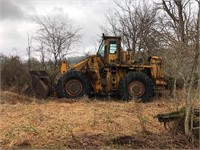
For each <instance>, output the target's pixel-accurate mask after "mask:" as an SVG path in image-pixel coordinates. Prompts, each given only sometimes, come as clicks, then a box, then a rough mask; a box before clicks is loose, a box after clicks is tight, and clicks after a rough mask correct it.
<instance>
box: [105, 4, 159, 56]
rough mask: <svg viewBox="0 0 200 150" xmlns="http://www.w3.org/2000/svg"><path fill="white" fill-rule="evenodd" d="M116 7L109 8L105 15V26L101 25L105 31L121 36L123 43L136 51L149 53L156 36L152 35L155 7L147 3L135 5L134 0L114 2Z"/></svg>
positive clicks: (154, 44)
mask: <svg viewBox="0 0 200 150" xmlns="http://www.w3.org/2000/svg"><path fill="white" fill-rule="evenodd" d="M115 4H116V6H117V7H116V8H115V9H113V10H110V11H109V12H108V13H107V15H106V18H107V22H108V25H107V26H103V27H102V30H103V31H104V32H105V33H109V34H113V35H115V36H116V35H120V36H122V40H123V41H122V42H123V45H125V47H126V48H127V49H131V50H132V51H133V53H134V54H135V53H136V51H140V50H146V51H147V52H148V55H150V53H151V50H152V49H156V47H157V44H158V43H159V42H157V40H158V38H156V36H154V34H155V32H154V27H155V24H156V15H157V11H156V9H155V8H154V7H153V6H152V7H148V6H147V5H148V4H145V3H142V5H136V4H135V2H134V1H130V0H123V1H120V2H115Z"/></svg>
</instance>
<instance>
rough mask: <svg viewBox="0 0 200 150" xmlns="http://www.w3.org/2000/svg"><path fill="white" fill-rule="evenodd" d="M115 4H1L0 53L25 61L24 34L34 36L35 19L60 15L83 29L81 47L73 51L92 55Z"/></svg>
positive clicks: (33, 0)
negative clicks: (17, 56)
mask: <svg viewBox="0 0 200 150" xmlns="http://www.w3.org/2000/svg"><path fill="white" fill-rule="evenodd" d="M113 1H114V0H0V2H1V3H0V11H1V13H0V24H1V29H0V34H1V36H0V42H1V43H0V45H1V53H3V54H6V55H16V54H17V55H19V56H22V57H24V58H26V57H25V55H26V47H27V34H30V35H34V32H35V31H36V24H35V22H34V21H33V18H34V17H35V16H41V15H51V14H55V13H57V14H63V15H67V16H68V17H69V18H71V19H73V20H74V22H75V23H76V24H77V25H78V26H80V27H81V28H82V31H81V33H82V35H83V36H82V41H81V43H82V44H81V46H79V47H77V48H76V49H77V50H76V51H78V52H80V53H82V52H83V53H84V52H87V51H90V52H91V53H94V51H95V44H96V47H98V42H97V41H98V39H99V36H101V34H102V33H101V30H100V28H99V26H100V25H102V24H103V23H104V22H105V21H106V19H105V13H106V11H107V10H108V9H109V8H112V7H113V6H114V5H113Z"/></svg>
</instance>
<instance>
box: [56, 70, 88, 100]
mask: <svg viewBox="0 0 200 150" xmlns="http://www.w3.org/2000/svg"><path fill="white" fill-rule="evenodd" d="M56 89H57V93H58V97H59V98H64V97H66V98H72V99H75V98H78V97H82V96H83V95H89V94H90V91H91V84H90V80H89V79H88V78H87V77H86V76H85V75H84V74H82V73H81V72H80V71H76V70H71V71H68V72H67V73H65V74H64V75H63V76H62V77H61V78H60V79H59V80H58V83H57V88H56Z"/></svg>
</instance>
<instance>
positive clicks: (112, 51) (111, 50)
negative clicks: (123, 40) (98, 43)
mask: <svg viewBox="0 0 200 150" xmlns="http://www.w3.org/2000/svg"><path fill="white" fill-rule="evenodd" d="M109 47H110V48H109V53H110V54H115V53H116V52H117V44H116V41H110V45H109Z"/></svg>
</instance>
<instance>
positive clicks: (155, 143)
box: [0, 91, 199, 149]
mask: <svg viewBox="0 0 200 150" xmlns="http://www.w3.org/2000/svg"><path fill="white" fill-rule="evenodd" d="M0 97H1V109H0V117H1V118H0V120H1V121H0V145H1V148H3V149H6V148H56V149H62V148H72V149H128V148H129V149H138V148H140V149H150V148H151V149H155V148H157V149H169V148H184V149H197V148H198V147H199V144H198V142H197V143H193V144H192V143H190V142H189V140H188V139H187V138H186V137H185V136H183V134H181V132H178V133H176V134H175V133H171V132H169V131H167V130H166V129H165V128H164V126H163V125H162V124H160V123H159V122H158V121H157V120H156V119H155V118H153V116H155V115H157V114H158V113H164V112H170V111H174V110H176V104H177V106H178V108H181V107H182V106H183V104H184V102H183V101H181V100H178V101H179V102H178V103H175V102H174V101H173V100H172V99H170V98H165V99H163V98H162V99H161V98H157V99H154V100H153V101H152V102H149V103H146V104H144V103H137V102H135V101H130V102H122V101H114V100H106V99H96V98H93V99H88V98H82V99H77V100H69V99H56V98H49V99H48V100H38V99H35V98H29V97H26V96H22V95H18V94H16V93H12V92H8V91H1V92H0Z"/></svg>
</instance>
